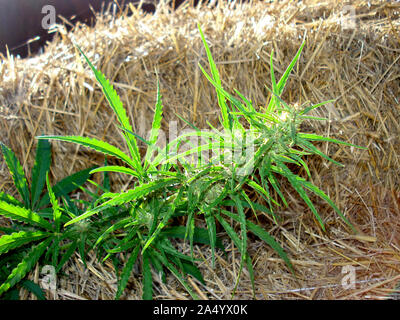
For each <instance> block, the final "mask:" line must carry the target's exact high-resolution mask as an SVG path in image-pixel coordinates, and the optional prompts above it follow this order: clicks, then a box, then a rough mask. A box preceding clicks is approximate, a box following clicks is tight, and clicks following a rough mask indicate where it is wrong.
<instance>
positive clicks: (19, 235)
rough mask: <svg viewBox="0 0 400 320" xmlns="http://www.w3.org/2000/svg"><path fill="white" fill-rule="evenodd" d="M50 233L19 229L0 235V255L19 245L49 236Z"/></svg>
mask: <svg viewBox="0 0 400 320" xmlns="http://www.w3.org/2000/svg"><path fill="white" fill-rule="evenodd" d="M49 235H50V233H48V232H43V231H20V232H15V233H12V234H10V235H4V236H1V237H0V255H1V254H4V253H7V252H8V251H10V250H12V249H15V248H18V247H21V246H23V245H24V244H27V243H29V242H32V241H37V240H40V239H43V238H45V237H47V236H49Z"/></svg>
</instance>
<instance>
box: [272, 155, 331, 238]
mask: <svg viewBox="0 0 400 320" xmlns="http://www.w3.org/2000/svg"><path fill="white" fill-rule="evenodd" d="M272 168H273V170H274V171H275V172H277V173H279V174H281V175H282V176H284V177H286V178H287V179H288V180H289V182H290V184H291V185H292V187H293V188H294V189H295V190H296V192H297V193H298V194H299V195H300V197H301V198H302V199H303V200H304V201H305V203H306V204H307V206H308V207H309V208H310V209H311V211H312V213H313V214H314V216H315V218H316V219H317V220H318V222H319V224H320V226H321V228H322V230H324V231H326V229H325V225H324V222H323V220H322V218H321V216H320V215H319V214H318V212H317V209H315V207H314V204H313V203H312V201H311V200H310V198H309V197H308V195H307V193H306V192H305V191H304V189H303V186H302V185H301V183H300V182H299V180H298V176H297V175H295V174H294V173H292V172H291V171H290V170H289V168H288V167H286V166H285V165H284V164H283V163H282V162H277V163H276V167H275V166H273V167H272Z"/></svg>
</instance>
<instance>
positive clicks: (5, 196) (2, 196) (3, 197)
mask: <svg viewBox="0 0 400 320" xmlns="http://www.w3.org/2000/svg"><path fill="white" fill-rule="evenodd" d="M0 200H1V201H4V202H7V203H9V204H13V205H14V206H18V207H23V206H24V204H23V203H22V202H20V201H18V200H17V199H15V198H14V197H12V196H10V195H9V194H7V193H5V192H3V191H0Z"/></svg>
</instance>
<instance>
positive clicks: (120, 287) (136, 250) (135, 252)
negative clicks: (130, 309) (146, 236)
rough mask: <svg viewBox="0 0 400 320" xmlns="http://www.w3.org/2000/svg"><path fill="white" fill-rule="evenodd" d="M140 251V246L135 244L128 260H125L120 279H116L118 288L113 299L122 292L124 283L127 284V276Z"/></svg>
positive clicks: (124, 286) (118, 296)
mask: <svg viewBox="0 0 400 320" xmlns="http://www.w3.org/2000/svg"><path fill="white" fill-rule="evenodd" d="M139 251H140V246H139V245H137V246H136V247H135V248H134V249H133V250H132V252H131V254H130V256H129V258H128V261H127V262H126V264H125V266H124V268H123V269H122V272H121V275H120V279H119V281H118V289H117V293H116V295H115V300H118V299H119V298H120V297H121V295H122V293H123V292H124V290H125V288H126V285H127V284H128V280H129V277H130V276H131V273H132V269H133V266H134V264H135V262H136V260H137V258H138V254H139Z"/></svg>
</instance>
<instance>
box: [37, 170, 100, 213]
mask: <svg viewBox="0 0 400 320" xmlns="http://www.w3.org/2000/svg"><path fill="white" fill-rule="evenodd" d="M94 168H95V167H90V168H87V169H84V170H81V171H78V172H76V173H74V174H71V175H70V176H68V177H66V178H64V179H62V180H61V181H59V182H57V183H56V184H55V185H54V186H53V192H54V195H55V197H56V198H58V197H61V196H63V197H68V193H70V192H72V191H74V190H76V189H77V188H79V187H80V186H82V185H83V184H84V183H85V182H86V181H87V180H88V179H89V177H90V171H92V170H93V169H94ZM49 203H50V198H49V193H46V194H45V195H44V196H43V197H42V198H41V199H40V202H39V205H38V208H42V207H44V206H46V205H48V204H49Z"/></svg>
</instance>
